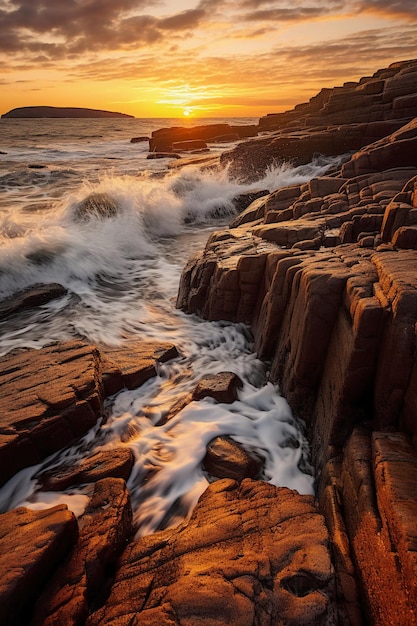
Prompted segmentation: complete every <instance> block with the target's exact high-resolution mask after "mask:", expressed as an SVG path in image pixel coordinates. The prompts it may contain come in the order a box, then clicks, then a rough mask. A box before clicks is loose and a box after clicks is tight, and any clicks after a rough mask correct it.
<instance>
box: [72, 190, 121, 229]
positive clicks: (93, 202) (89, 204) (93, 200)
mask: <svg viewBox="0 0 417 626" xmlns="http://www.w3.org/2000/svg"><path fill="white" fill-rule="evenodd" d="M119 212H120V209H119V207H118V205H117V202H116V201H115V200H114V198H112V197H111V196H110V195H109V194H107V193H99V192H94V193H90V194H89V195H88V196H87V197H86V198H84V199H83V200H82V201H81V202H79V203H78V204H77V205H76V206H75V208H74V218H75V219H76V220H78V221H82V222H86V221H88V220H91V219H92V218H96V219H102V220H103V219H109V218H112V217H116V216H117V215H118V213H119Z"/></svg>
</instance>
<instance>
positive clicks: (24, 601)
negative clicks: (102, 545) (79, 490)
mask: <svg viewBox="0 0 417 626" xmlns="http://www.w3.org/2000/svg"><path fill="white" fill-rule="evenodd" d="M77 537H78V527H77V521H76V519H75V517H74V515H73V514H72V513H71V512H70V511H68V509H67V507H66V505H64V504H61V505H59V506H55V507H53V508H50V509H45V510H43V511H31V510H30V509H25V508H19V509H14V510H13V511H10V512H8V513H4V514H3V515H1V516H0V623H1V624H4V625H6V624H7V626H20V625H21V624H22V623H23V624H24V623H26V619H24V616H25V614H26V611H29V610H30V605H31V604H33V602H34V600H35V599H36V596H37V595H38V593H39V591H40V590H41V588H42V585H43V584H44V582H45V580H46V579H47V578H48V577H49V576H50V575H51V573H52V572H53V571H54V569H55V568H56V567H57V566H58V565H59V563H60V562H61V561H62V560H63V559H64V558H65V556H66V555H67V553H68V552H69V550H70V549H71V548H72V546H73V545H74V544H75V542H76V540H77Z"/></svg>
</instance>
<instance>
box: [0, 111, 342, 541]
mask: <svg viewBox="0 0 417 626" xmlns="http://www.w3.org/2000/svg"><path fill="white" fill-rule="evenodd" d="M222 122H226V123H232V124H250V123H256V122H257V120H253V119H250V118H244V119H239V118H238V119H236V118H234V119H227V118H226V119H219V118H216V119H213V120H206V119H205V120H198V121H197V120H187V121H184V120H174V119H170V120H161V119H157V120H141V119H106V120H91V119H89V120H49V119H40V120H14V119H2V120H0V152H1V154H0V300H2V299H4V298H7V297H9V296H12V295H13V294H14V293H16V292H18V291H20V290H22V289H24V288H26V287H29V286H30V285H33V284H36V283H51V282H56V283H60V284H61V285H63V286H64V287H65V288H66V289H67V290H68V293H67V295H66V296H64V297H62V298H60V299H57V300H54V301H52V302H50V303H48V304H45V305H43V306H40V307H38V308H36V309H34V310H31V311H25V312H24V314H20V315H15V316H12V317H10V318H8V319H5V320H0V355H4V354H7V353H8V352H10V351H11V350H13V349H15V348H41V347H42V346H44V345H47V344H49V343H51V342H56V341H66V340H70V339H74V338H77V339H82V340H85V341H88V342H92V343H99V344H105V345H110V346H121V345H127V344H129V342H130V341H132V340H138V339H155V340H161V341H170V342H172V343H174V344H175V345H176V346H177V349H178V351H179V355H180V356H179V357H178V358H177V359H175V360H173V361H171V362H169V363H166V364H164V365H161V366H159V368H158V372H157V376H156V377H155V378H153V379H152V380H150V381H148V382H147V383H145V384H144V385H142V386H141V387H140V388H138V389H135V390H124V391H121V392H120V393H118V394H116V395H115V396H114V397H112V398H110V399H109V400H108V401H107V407H106V420H103V421H101V420H100V422H99V423H98V424H97V426H96V427H94V428H93V429H91V431H89V432H88V433H87V435H85V437H84V438H83V439H82V440H81V441H78V442H77V443H76V444H74V445H73V446H71V447H69V448H67V449H65V450H63V451H61V452H59V453H57V454H55V455H53V456H52V457H50V458H49V459H47V460H46V461H45V462H44V463H42V464H40V465H38V466H36V467H30V468H27V469H25V470H22V471H21V472H19V474H17V475H16V476H15V477H14V478H12V479H11V480H10V481H9V482H8V483H7V484H6V485H5V486H4V487H3V488H2V489H0V510H2V511H5V510H8V509H10V508H13V507H15V506H28V507H32V508H43V507H48V506H52V505H54V504H57V503H61V502H65V503H66V504H67V505H68V507H69V508H70V509H71V510H73V511H74V512H75V514H76V515H80V514H82V512H83V510H84V508H85V506H86V503H87V502H88V498H89V495H90V494H91V486H88V485H83V486H80V487H77V488H71V489H68V490H66V491H65V492H62V493H51V492H45V491H42V489H41V487H40V485H39V483H38V480H37V476H38V475H39V474H41V473H42V471H44V469H45V468H48V469H50V468H52V467H56V466H59V465H62V464H63V463H65V464H68V463H71V464H74V465H75V464H77V463H79V462H80V461H81V460H82V459H84V458H86V457H87V456H90V455H91V454H93V453H94V452H96V451H100V450H101V451H102V450H107V449H111V448H113V447H115V446H118V447H120V446H129V447H130V448H131V449H132V450H133V452H134V455H135V465H134V469H133V471H132V474H131V476H130V478H129V481H128V487H129V490H130V493H131V497H132V505H133V509H134V519H135V523H136V526H137V529H138V534H141V535H143V534H147V533H151V532H154V531H155V530H157V529H158V528H163V527H167V526H169V525H172V524H176V523H178V522H179V521H181V520H182V519H183V518H184V517H186V516H187V515H188V514H189V513H190V511H191V510H192V508H193V506H194V505H195V503H196V501H197V500H198V498H199V496H200V495H201V493H202V492H203V491H204V490H205V488H206V487H207V485H208V482H209V480H211V478H210V476H208V475H207V474H206V473H205V472H204V471H203V469H202V467H201V461H202V459H203V457H204V455H205V452H206V446H207V444H208V443H209V442H210V440H212V439H213V438H214V437H216V436H219V435H227V436H230V437H232V438H234V439H235V440H236V441H238V442H239V443H241V444H242V445H243V446H245V447H246V448H247V449H248V450H252V451H254V452H255V453H257V454H258V455H260V456H262V457H263V459H265V466H264V472H263V476H262V478H263V479H264V480H266V481H269V482H271V483H273V484H275V485H280V486H287V487H289V488H292V489H297V490H298V491H299V492H301V493H312V492H313V481H314V478H313V476H312V471H311V468H310V465H309V463H308V446H307V443H306V440H305V438H304V435H303V428H302V424H301V423H300V422H299V421H298V420H297V419H296V418H295V417H294V416H293V415H292V413H291V410H290V407H289V406H288V404H287V402H286V401H285V399H284V398H283V397H282V396H281V395H280V394H279V390H278V389H277V388H276V387H275V386H273V385H272V384H271V383H269V382H268V381H267V366H266V365H265V364H264V363H262V362H261V361H260V360H259V359H258V358H257V355H256V354H255V353H254V350H253V344H252V337H251V333H250V330H249V328H248V327H246V326H245V325H243V324H232V323H229V322H227V321H224V322H207V321H204V320H201V319H199V318H198V317H197V316H195V315H186V314H184V313H183V312H181V311H179V310H177V309H176V308H175V300H176V294H177V290H178V284H179V278H180V275H181V270H182V268H183V266H184V264H185V263H186V261H187V259H188V257H189V256H190V254H191V253H193V252H194V251H196V250H199V249H201V248H202V247H203V246H204V244H205V241H206V240H207V237H208V236H209V234H210V233H211V232H212V231H213V230H215V229H217V228H224V227H225V226H226V225H227V223H228V221H229V220H230V219H231V218H232V216H233V214H234V211H235V209H234V205H233V202H232V200H233V198H234V197H236V196H237V195H239V194H240V193H242V192H245V191H250V190H251V189H259V188H262V189H268V190H269V191H274V190H276V189H279V188H280V187H283V186H286V185H290V184H295V183H300V182H305V181H307V180H309V179H310V178H312V177H313V176H317V175H321V174H323V173H324V172H325V171H326V170H327V169H328V167H329V166H330V165H331V164H332V163H333V161H331V160H328V161H321V162H314V163H311V164H309V165H306V166H302V167H296V168H293V167H291V166H290V165H286V164H281V165H277V166H275V167H271V168H270V169H269V170H268V172H267V173H266V175H265V176H264V177H263V179H262V180H259V181H257V182H256V183H253V184H239V183H238V182H237V181H235V180H232V179H231V178H230V177H229V175H228V171H227V169H225V170H223V171H221V172H218V171H216V172H213V171H210V170H205V171H202V170H201V169H199V168H198V167H196V166H187V167H185V168H174V169H171V170H170V169H168V164H169V162H170V160H168V159H162V160H151V161H150V160H147V159H146V155H147V151H148V142H139V143H131V142H130V139H131V138H133V137H137V136H149V135H150V133H151V132H152V130H155V129H157V128H162V127H168V126H178V125H183V126H184V125H186V124H187V125H193V124H197V123H198V124H207V123H222ZM209 147H210V149H211V151H212V153H213V154H215V153H217V152H219V151H222V150H225V149H228V148H230V147H232V144H221V145H210V146H209ZM91 194H104V195H105V197H108V198H110V199H111V202H112V206H114V207H115V210H114V211H113V212H112V213H111V215H110V216H107V217H104V216H103V215H100V214H99V213H97V214H95V213H91V214H89V215H88V216H87V217H86V218H84V219H80V218H79V207H80V206H81V205H82V203H83V201H84V200H85V199H86V198H88V197H89V196H90V195H91ZM225 370H227V371H232V372H235V373H236V374H238V375H239V376H240V378H241V379H242V381H243V383H244V384H243V388H242V390H241V391H240V392H239V398H238V400H237V401H236V402H234V403H232V404H230V405H228V404H221V403H220V404H219V403H216V402H215V401H214V400H212V399H209V398H208V399H206V400H203V401H199V402H192V403H191V404H190V405H189V406H187V407H186V408H185V409H183V410H182V411H181V412H180V413H178V414H177V416H176V417H174V418H173V419H172V420H170V421H169V422H168V423H166V424H164V425H162V426H157V425H156V424H157V422H158V420H159V418H160V416H161V415H162V414H163V412H164V411H166V410H167V408H169V407H170V406H172V405H173V404H174V403H175V401H176V399H177V398H178V397H179V395H180V394H183V393H185V392H187V391H190V390H191V389H193V387H194V386H195V385H196V383H197V381H198V380H199V378H200V377H201V376H202V375H203V374H208V373H210V374H212V373H218V372H221V371H225Z"/></svg>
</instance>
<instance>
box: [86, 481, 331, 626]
mask: <svg viewBox="0 0 417 626" xmlns="http://www.w3.org/2000/svg"><path fill="white" fill-rule="evenodd" d="M335 620H336V613H335V604H334V577H333V570H332V565H331V561H330V555H329V552H328V536H327V531H326V528H325V525H324V523H323V519H322V517H321V515H320V514H319V513H318V512H317V509H316V506H315V502H314V499H313V498H312V497H311V496H301V495H299V494H298V493H297V492H295V491H290V490H288V489H285V488H277V487H274V486H273V485H270V484H268V483H264V482H261V481H252V480H248V479H247V480H244V481H243V482H242V483H239V484H238V483H236V482H234V481H230V480H221V481H216V482H215V483H212V484H211V485H210V486H209V488H208V489H207V490H206V491H205V493H204V494H203V496H202V497H201V498H200V501H199V503H198V504H197V506H196V508H195V509H194V512H193V514H192V516H191V518H190V520H189V521H188V522H186V523H184V524H182V525H180V526H179V527H177V528H174V529H169V530H165V531H161V532H158V533H155V534H153V535H151V536H149V537H143V538H141V539H139V540H137V541H135V542H133V543H132V544H131V545H130V546H129V547H128V548H127V550H126V551H125V553H124V554H123V556H122V559H121V567H120V569H119V571H118V573H117V576H116V580H115V583H114V584H113V587H112V591H111V594H110V596H109V598H108V600H107V602H106V604H105V605H104V606H103V607H102V608H100V609H98V611H96V612H95V613H93V614H92V615H91V616H90V617H89V619H88V620H87V622H86V624H87V625H88V626H95V625H98V624H100V625H101V626H104V625H105V624H111V623H113V624H114V623H116V622H117V623H120V624H127V623H139V622H140V623H141V624H144V625H145V624H156V623H158V624H161V625H162V624H166V625H168V624H174V623H175V624H177V625H178V626H179V625H181V624H184V625H185V624H196V623H198V622H200V621H201V622H203V621H204V623H207V624H212V625H213V626H215V625H217V624H218V625H220V624H225V623H228V624H239V625H241V626H245V625H246V624H248V625H249V624H254V623H265V624H272V623H273V624H277V625H278V624H284V623H285V624H288V625H292V624H304V625H307V624H308V625H309V626H314V625H319V624H320V626H325V625H326V624H328V625H329V626H330V625H332V626H333V625H334V624H335V623H336V621H335Z"/></svg>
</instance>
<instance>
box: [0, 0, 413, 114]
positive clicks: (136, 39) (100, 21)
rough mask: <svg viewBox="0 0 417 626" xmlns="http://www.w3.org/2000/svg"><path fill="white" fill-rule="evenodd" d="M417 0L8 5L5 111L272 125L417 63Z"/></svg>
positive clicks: (93, 0)
mask: <svg viewBox="0 0 417 626" xmlns="http://www.w3.org/2000/svg"><path fill="white" fill-rule="evenodd" d="M416 35H417V0H277V1H275V2H271V1H269V0H241V1H240V2H235V1H233V0H156V1H154V0H152V1H150V0H0V68H1V69H0V114H2V113H5V112H7V111H8V110H10V109H12V108H15V107H22V106H40V105H49V106H77V107H88V108H95V109H105V110H109V111H120V112H123V113H128V114H130V115H134V116H135V117H184V116H192V117H225V116H239V117H261V116H263V115H266V114H267V113H276V112H281V111H286V110H289V109H292V108H293V107H294V106H295V105H296V104H299V103H302V102H306V101H308V100H309V98H311V97H312V96H314V95H315V94H316V93H318V91H319V90H320V89H321V88H322V87H333V86H337V85H342V84H343V83H344V82H345V81H352V80H356V81H357V80H359V79H360V78H361V77H362V76H371V75H372V74H374V73H375V72H376V71H377V70H378V69H381V68H384V67H387V66H388V65H389V64H391V63H393V62H396V61H400V60H406V59H414V58H417V36H416Z"/></svg>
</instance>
